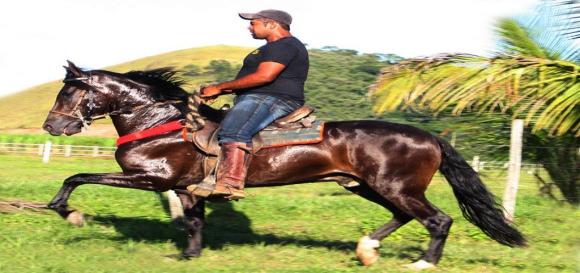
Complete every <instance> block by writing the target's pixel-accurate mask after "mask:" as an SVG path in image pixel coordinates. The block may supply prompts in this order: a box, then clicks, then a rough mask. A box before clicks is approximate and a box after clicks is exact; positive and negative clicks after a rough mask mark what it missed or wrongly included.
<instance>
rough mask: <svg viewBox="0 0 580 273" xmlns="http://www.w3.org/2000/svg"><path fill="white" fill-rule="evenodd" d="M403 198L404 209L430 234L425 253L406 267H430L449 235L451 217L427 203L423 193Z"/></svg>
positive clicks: (435, 260) (438, 257)
mask: <svg viewBox="0 0 580 273" xmlns="http://www.w3.org/2000/svg"><path fill="white" fill-rule="evenodd" d="M403 200H404V201H403V202H402V203H403V204H404V205H403V206H404V209H405V210H406V211H409V213H410V214H411V215H413V216H415V217H416V218H417V219H418V220H419V222H420V223H421V224H423V226H425V228H427V230H428V231H429V235H430V236H431V240H430V241H429V248H428V249H427V252H426V253H425V255H423V257H422V258H421V259H420V260H419V261H417V262H415V263H413V264H410V265H408V266H407V267H409V268H412V269H424V268H429V267H432V266H434V265H435V264H437V263H438V262H439V260H440V259H441V255H442V254H443V247H444V246H445V240H446V239H447V236H448V235H449V229H450V228H451V224H452V223H453V219H451V217H449V215H447V214H445V213H443V212H441V211H440V210H439V209H437V208H436V207H435V206H433V205H432V204H431V203H429V201H428V200H427V199H426V198H425V196H424V195H423V194H421V196H418V197H411V196H407V197H406V198H404V199H403Z"/></svg>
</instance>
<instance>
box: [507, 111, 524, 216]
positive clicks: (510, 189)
mask: <svg viewBox="0 0 580 273" xmlns="http://www.w3.org/2000/svg"><path fill="white" fill-rule="evenodd" d="M523 134H524V121H523V120H521V119H514V120H513V121H512V130H511V136H510V161H509V164H508V180H507V185H506V187H505V192H504V195H503V207H504V208H505V217H506V218H507V219H508V220H509V221H513V220H514V214H515V211H516V196H517V193H518V183H519V180H520V170H521V168H522V137H523Z"/></svg>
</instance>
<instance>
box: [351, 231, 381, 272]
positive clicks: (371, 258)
mask: <svg viewBox="0 0 580 273" xmlns="http://www.w3.org/2000/svg"><path fill="white" fill-rule="evenodd" d="M379 246H380V243H379V241H378V240H373V239H371V238H369V236H364V237H362V238H360V240H358V244H357V246H356V256H357V257H358V259H359V260H360V262H361V263H362V264H363V265H365V266H369V265H372V264H374V263H375V262H376V261H377V260H378V259H379V252H378V251H377V248H379Z"/></svg>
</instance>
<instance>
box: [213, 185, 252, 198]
mask: <svg viewBox="0 0 580 273" xmlns="http://www.w3.org/2000/svg"><path fill="white" fill-rule="evenodd" d="M211 196H223V198H225V199H228V200H240V199H243V198H245V197H246V194H245V193H244V190H238V189H234V188H232V187H228V186H225V187H224V189H223V190H219V189H215V188H214V190H213V191H212V192H211Z"/></svg>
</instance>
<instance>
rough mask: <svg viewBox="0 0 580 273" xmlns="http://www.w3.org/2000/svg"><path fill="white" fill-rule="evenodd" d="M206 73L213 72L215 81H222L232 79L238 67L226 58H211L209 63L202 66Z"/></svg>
mask: <svg viewBox="0 0 580 273" xmlns="http://www.w3.org/2000/svg"><path fill="white" fill-rule="evenodd" d="M204 69H206V70H207V73H208V74H213V75H214V77H215V79H216V81H218V82H222V81H226V80H232V79H233V78H234V77H235V76H236V73H237V72H238V70H239V67H234V66H232V64H230V62H228V61H226V60H212V61H210V62H209V65H208V66H206V67H204Z"/></svg>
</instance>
